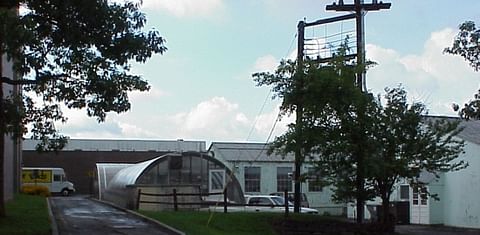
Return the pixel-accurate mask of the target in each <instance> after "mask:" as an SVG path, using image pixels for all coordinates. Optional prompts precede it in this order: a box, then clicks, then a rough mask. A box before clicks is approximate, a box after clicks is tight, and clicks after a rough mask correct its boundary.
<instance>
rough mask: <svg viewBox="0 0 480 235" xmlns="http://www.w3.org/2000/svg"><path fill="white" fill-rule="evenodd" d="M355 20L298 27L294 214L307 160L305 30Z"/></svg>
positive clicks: (297, 208)
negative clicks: (304, 91) (305, 146)
mask: <svg viewBox="0 0 480 235" xmlns="http://www.w3.org/2000/svg"><path fill="white" fill-rule="evenodd" d="M353 18H355V14H348V15H343V16H337V17H331V18H326V19H320V20H317V21H314V22H311V23H307V22H305V21H300V22H298V25H297V35H298V44H297V72H296V74H295V79H296V80H295V89H296V90H297V92H298V95H299V98H298V99H297V104H296V110H295V115H296V120H295V133H296V137H295V142H296V145H297V146H296V148H295V170H294V174H293V181H294V185H295V186H294V191H293V192H294V197H293V198H294V202H293V206H294V207H293V212H294V213H299V212H300V201H301V200H300V198H301V197H300V193H301V183H302V182H301V181H300V175H301V173H302V172H301V169H302V164H303V162H304V160H305V156H304V152H305V151H303V143H304V139H303V138H304V137H303V129H302V128H303V125H304V123H303V95H304V94H303V90H304V80H303V79H304V77H303V76H304V69H303V62H304V61H303V59H304V57H305V53H304V49H305V28H306V27H311V26H316V25H322V24H328V23H333V22H337V21H342V20H348V19H353ZM331 59H332V58H318V59H317V60H316V61H317V62H320V63H321V62H322V61H328V60H331Z"/></svg>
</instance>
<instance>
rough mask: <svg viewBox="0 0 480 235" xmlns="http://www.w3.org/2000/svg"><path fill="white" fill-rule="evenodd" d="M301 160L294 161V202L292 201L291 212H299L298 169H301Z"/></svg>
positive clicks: (299, 183) (299, 185) (299, 184)
mask: <svg viewBox="0 0 480 235" xmlns="http://www.w3.org/2000/svg"><path fill="white" fill-rule="evenodd" d="M301 165H302V164H301V162H300V161H297V160H296V161H295V176H294V179H295V182H294V183H295V184H294V186H295V188H294V190H295V191H294V195H293V198H294V202H293V212H294V213H300V197H301V195H300V187H301V182H300V169H301Z"/></svg>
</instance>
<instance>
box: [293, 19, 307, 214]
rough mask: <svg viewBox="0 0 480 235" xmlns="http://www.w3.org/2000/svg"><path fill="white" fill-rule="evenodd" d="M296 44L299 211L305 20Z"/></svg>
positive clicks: (295, 208) (297, 207) (297, 206)
mask: <svg viewBox="0 0 480 235" xmlns="http://www.w3.org/2000/svg"><path fill="white" fill-rule="evenodd" d="M297 30H298V46H297V72H296V74H295V79H296V80H295V89H296V90H297V92H298V93H297V95H298V96H299V97H298V98H297V104H296V106H297V107H296V110H295V111H296V112H295V115H296V120H295V133H296V140H295V141H296V145H297V146H296V148H295V171H294V173H293V182H294V191H293V192H294V197H293V198H294V201H293V212H294V213H300V191H301V182H300V175H301V172H300V171H301V169H302V167H301V166H302V163H303V159H304V156H303V152H304V151H302V150H303V131H302V129H303V90H304V89H303V86H304V83H303V79H304V78H303V77H304V73H303V57H304V51H303V48H304V46H305V45H304V44H305V36H304V35H305V21H300V22H298V25H297Z"/></svg>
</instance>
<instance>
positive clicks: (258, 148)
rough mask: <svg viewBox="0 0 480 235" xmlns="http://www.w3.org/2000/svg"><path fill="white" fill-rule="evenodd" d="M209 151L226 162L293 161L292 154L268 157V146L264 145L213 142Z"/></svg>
mask: <svg viewBox="0 0 480 235" xmlns="http://www.w3.org/2000/svg"><path fill="white" fill-rule="evenodd" d="M210 151H212V152H214V153H215V157H216V158H222V159H224V160H226V161H265V162H291V161H293V160H294V156H293V155H292V154H289V155H287V156H281V155H277V154H272V155H268V154H267V152H268V144H264V143H225V142H213V143H212V145H211V146H210Z"/></svg>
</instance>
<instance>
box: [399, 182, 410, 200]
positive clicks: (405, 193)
mask: <svg viewBox="0 0 480 235" xmlns="http://www.w3.org/2000/svg"><path fill="white" fill-rule="evenodd" d="M409 198H410V186H408V185H400V200H408V199H409Z"/></svg>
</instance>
